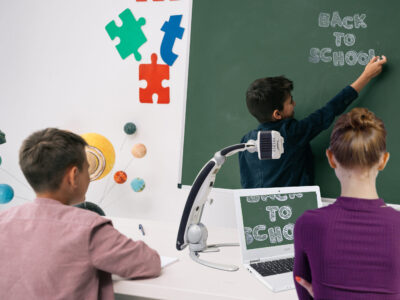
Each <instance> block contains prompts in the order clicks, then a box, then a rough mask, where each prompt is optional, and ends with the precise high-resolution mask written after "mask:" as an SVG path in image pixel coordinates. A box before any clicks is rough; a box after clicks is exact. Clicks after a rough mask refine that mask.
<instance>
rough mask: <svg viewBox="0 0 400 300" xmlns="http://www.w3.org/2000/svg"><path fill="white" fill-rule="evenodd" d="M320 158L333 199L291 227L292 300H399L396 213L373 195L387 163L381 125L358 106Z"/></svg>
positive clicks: (343, 119) (399, 249)
mask: <svg viewBox="0 0 400 300" xmlns="http://www.w3.org/2000/svg"><path fill="white" fill-rule="evenodd" d="M326 155H327V158H328V162H329V164H330V166H331V167H332V168H333V169H334V171H335V174H336V176H337V178H338V179H339V181H340V185H341V195H340V197H339V198H337V200H336V202H335V203H333V204H331V205H329V206H326V207H323V208H320V209H316V210H309V211H306V212H305V213H304V214H303V215H302V216H301V217H300V218H299V219H298V220H297V222H296V225H295V229H294V242H295V264H294V271H293V274H294V276H295V282H296V289H297V294H298V296H299V299H312V298H311V297H314V299H363V300H365V299H374V300H375V299H385V300H386V299H400V256H399V254H400V212H398V211H396V210H394V209H393V208H391V207H389V206H387V205H386V204H385V202H384V201H383V199H381V198H379V196H378V193H377V190H376V177H377V176H378V173H379V172H380V171H382V170H383V169H384V168H385V166H386V164H387V162H388V160H389V153H388V152H387V151H386V130H385V126H384V124H383V122H382V120H380V119H379V118H378V117H376V116H375V114H374V113H373V112H371V111H369V110H368V109H366V108H354V109H353V110H351V111H350V112H349V113H347V114H344V115H342V116H341V117H339V119H338V120H337V122H336V124H335V126H334V128H333V131H332V135H331V139H330V146H329V149H327V150H326Z"/></svg>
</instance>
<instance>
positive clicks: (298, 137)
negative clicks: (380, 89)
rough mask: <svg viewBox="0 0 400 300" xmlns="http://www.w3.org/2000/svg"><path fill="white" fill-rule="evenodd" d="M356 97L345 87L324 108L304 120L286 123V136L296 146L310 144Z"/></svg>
mask: <svg viewBox="0 0 400 300" xmlns="http://www.w3.org/2000/svg"><path fill="white" fill-rule="evenodd" d="M357 97H358V93H357V91H356V90H355V89H353V88H352V87H351V86H346V87H345V88H344V89H343V90H341V91H340V92H339V93H338V94H337V95H336V96H335V97H333V99H332V100H330V101H329V102H328V103H327V104H326V105H325V106H324V107H322V108H320V109H318V110H316V111H315V112H313V113H312V114H311V115H309V116H308V117H306V118H305V119H303V120H300V121H297V120H295V119H292V120H291V121H290V122H289V123H288V127H287V130H288V134H290V136H291V137H292V138H293V141H294V142H295V143H296V144H306V143H308V142H310V141H311V140H312V139H313V138H315V137H316V136H317V135H318V134H319V133H320V132H321V131H323V130H325V129H327V128H328V127H329V126H330V125H331V124H332V122H333V120H334V119H335V117H336V116H338V115H340V114H342V113H343V112H344V111H345V110H346V108H347V107H348V106H349V105H350V104H351V103H352V102H353V101H354V100H355V99H356V98H357Z"/></svg>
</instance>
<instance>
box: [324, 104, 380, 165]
mask: <svg viewBox="0 0 400 300" xmlns="http://www.w3.org/2000/svg"><path fill="white" fill-rule="evenodd" d="M329 149H330V150H331V151H332V153H333V155H334V156H335V158H336V160H337V161H338V162H339V163H340V165H342V166H343V167H345V168H349V169H352V168H370V167H372V166H374V165H376V164H377V163H378V162H379V160H380V158H381V156H382V154H383V153H385V152H386V129H385V125H384V124H383V122H382V120H381V119H379V118H378V117H376V116H375V114H374V113H373V112H371V111H369V110H368V109H366V108H353V109H352V110H351V111H350V112H348V113H347V114H344V115H342V116H340V117H339V119H338V120H337V121H336V123H335V126H334V128H333V131H332V135H331V141H330V146H329Z"/></svg>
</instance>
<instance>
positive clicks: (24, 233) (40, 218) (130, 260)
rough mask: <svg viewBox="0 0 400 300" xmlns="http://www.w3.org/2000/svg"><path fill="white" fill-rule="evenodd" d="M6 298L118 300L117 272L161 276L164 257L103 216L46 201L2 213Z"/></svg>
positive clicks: (1, 272) (1, 276)
mask: <svg viewBox="0 0 400 300" xmlns="http://www.w3.org/2000/svg"><path fill="white" fill-rule="evenodd" d="M0 232H1V234H0V266H1V267H0V299H85V300H106V299H107V300H109V299H114V292H113V286H112V281H111V273H114V274H117V275H119V276H121V277H126V278H133V277H152V276H157V275H159V274H160V271H161V264H160V256H159V255H158V253H157V252H156V251H155V250H153V249H151V248H150V247H149V246H147V245H146V244H145V243H144V242H142V241H132V240H131V239H129V238H127V237H126V236H124V235H123V234H121V233H119V232H118V231H117V230H116V229H114V227H113V226H112V224H111V221H110V220H108V219H106V218H103V217H101V216H99V215H98V214H96V213H94V212H91V211H88V210H84V209H81V208H77V207H72V206H67V205H63V204H62V203H60V202H58V201H56V200H52V199H45V198H38V199H36V200H35V201H34V202H33V203H26V204H24V205H20V206H17V207H13V208H11V209H8V210H6V211H3V212H1V213H0Z"/></svg>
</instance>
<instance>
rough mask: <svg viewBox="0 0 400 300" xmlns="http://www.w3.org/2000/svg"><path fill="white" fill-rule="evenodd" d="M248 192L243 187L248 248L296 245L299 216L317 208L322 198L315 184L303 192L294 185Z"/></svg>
mask: <svg viewBox="0 0 400 300" xmlns="http://www.w3.org/2000/svg"><path fill="white" fill-rule="evenodd" d="M285 189H286V190H288V189H289V191H293V192H284V190H285ZM300 190H303V189H300ZM245 191H246V190H241V192H242V193H241V195H240V196H239V197H240V198H239V199H240V208H241V209H240V211H241V214H242V219H243V229H244V237H245V241H246V249H247V250H252V249H259V248H265V247H271V246H283V245H288V244H293V242H294V241H293V233H294V232H293V231H294V224H295V222H296V220H297V218H298V217H300V216H301V215H302V214H303V212H304V211H306V210H309V209H316V208H318V202H319V201H320V195H319V189H318V190H315V187H314V190H313V191H310V190H309V191H301V192H299V191H297V192H296V191H295V190H293V188H281V189H279V193H270V192H271V191H274V192H277V191H278V189H255V190H247V191H248V194H247V195H244V193H245ZM257 191H258V192H257ZM238 217H239V216H238Z"/></svg>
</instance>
